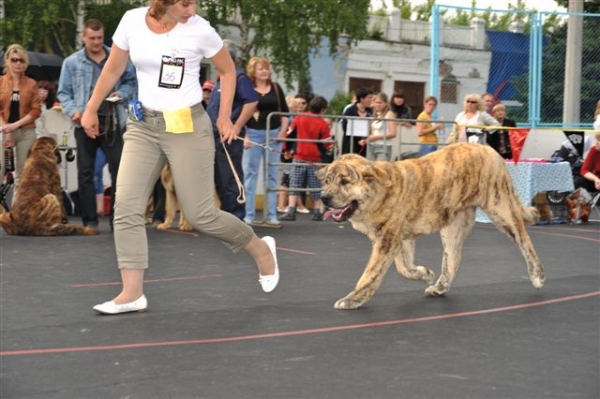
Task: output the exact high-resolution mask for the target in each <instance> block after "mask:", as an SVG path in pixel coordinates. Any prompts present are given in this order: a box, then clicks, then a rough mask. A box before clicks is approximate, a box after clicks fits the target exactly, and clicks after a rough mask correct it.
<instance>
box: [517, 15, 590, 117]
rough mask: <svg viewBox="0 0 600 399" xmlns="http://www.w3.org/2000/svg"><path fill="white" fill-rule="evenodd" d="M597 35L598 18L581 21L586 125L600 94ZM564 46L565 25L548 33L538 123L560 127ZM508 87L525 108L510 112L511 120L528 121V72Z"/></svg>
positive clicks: (543, 59)
mask: <svg viewBox="0 0 600 399" xmlns="http://www.w3.org/2000/svg"><path fill="white" fill-rule="evenodd" d="M598 32H600V18H599V17H587V18H584V19H583V38H582V48H581V52H582V54H581V60H582V61H581V65H582V67H581V93H580V99H581V114H580V119H579V120H580V121H581V122H582V123H589V122H591V121H592V120H593V119H594V110H595V107H596V102H597V101H598V97H599V94H598V93H600V55H599V53H598ZM566 42H567V24H565V23H563V24H562V25H560V26H558V27H557V28H556V30H555V31H554V32H551V33H547V34H546V37H545V45H544V49H543V58H542V85H543V86H542V87H543V88H542V92H541V99H540V104H541V110H540V122H541V123H549V124H555V125H558V126H561V125H562V121H563V119H562V117H563V105H564V104H563V101H564V90H565V59H566V49H567V46H566ZM511 83H512V84H513V86H514V87H515V88H516V89H517V91H518V93H519V94H518V96H517V97H516V98H515V100H518V101H520V102H522V103H523V104H524V106H523V107H521V108H515V109H514V110H512V109H511V117H513V118H514V119H515V120H517V121H519V122H525V121H527V117H528V108H527V100H528V93H529V88H528V72H526V73H525V74H524V75H523V76H520V77H516V78H513V79H512V80H511Z"/></svg>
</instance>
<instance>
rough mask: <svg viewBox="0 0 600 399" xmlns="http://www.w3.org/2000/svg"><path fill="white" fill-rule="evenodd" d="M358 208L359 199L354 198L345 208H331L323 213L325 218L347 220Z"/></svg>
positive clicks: (338, 220) (337, 220) (339, 220)
mask: <svg viewBox="0 0 600 399" xmlns="http://www.w3.org/2000/svg"><path fill="white" fill-rule="evenodd" d="M357 209H358V201H356V200H353V201H352V202H350V204H348V205H347V206H346V207H345V208H329V209H327V210H326V211H325V213H323V220H327V218H329V217H330V216H331V218H332V219H333V220H334V221H335V222H345V221H346V220H348V218H350V216H352V214H353V213H354V211H356V210H357Z"/></svg>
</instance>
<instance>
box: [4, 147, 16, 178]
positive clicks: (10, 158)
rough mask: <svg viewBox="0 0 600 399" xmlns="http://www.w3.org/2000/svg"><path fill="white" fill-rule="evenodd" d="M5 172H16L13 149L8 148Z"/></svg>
mask: <svg viewBox="0 0 600 399" xmlns="http://www.w3.org/2000/svg"><path fill="white" fill-rule="evenodd" d="M4 171H5V172H14V171H15V154H14V152H13V149H12V147H8V148H6V151H5V153H4Z"/></svg>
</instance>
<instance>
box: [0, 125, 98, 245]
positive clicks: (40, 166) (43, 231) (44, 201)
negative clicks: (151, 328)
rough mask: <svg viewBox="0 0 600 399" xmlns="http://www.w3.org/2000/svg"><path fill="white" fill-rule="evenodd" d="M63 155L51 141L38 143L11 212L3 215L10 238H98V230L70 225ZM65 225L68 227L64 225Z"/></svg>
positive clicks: (0, 223) (42, 139)
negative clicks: (63, 185)
mask: <svg viewBox="0 0 600 399" xmlns="http://www.w3.org/2000/svg"><path fill="white" fill-rule="evenodd" d="M60 159H61V157H60V152H59V151H58V145H57V144H56V141H55V140H54V139H53V138H51V137H40V138H39V139H37V140H36V141H34V143H33V145H32V146H31V150H30V151H29V156H28V157H27V160H26V161H25V167H24V168H23V174H22V175H21V180H20V181H19V191H18V195H17V197H16V199H15V201H13V205H12V208H11V209H10V212H8V213H4V214H2V215H0V226H2V227H3V228H4V231H6V234H9V235H21V236H67V235H76V234H80V235H97V234H98V230H96V229H92V228H89V227H83V226H80V225H75V224H68V223H66V220H67V214H66V212H65V210H64V207H63V199H62V198H63V197H62V190H61V186H60V175H59V173H58V164H59V163H60ZM63 222H64V223H63Z"/></svg>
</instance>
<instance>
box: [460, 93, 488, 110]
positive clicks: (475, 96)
mask: <svg viewBox="0 0 600 399" xmlns="http://www.w3.org/2000/svg"><path fill="white" fill-rule="evenodd" d="M468 100H471V101H477V110H478V111H483V110H485V105H484V104H483V101H482V100H481V96H480V95H479V94H477V93H472V94H467V95H466V96H465V100H464V102H463V107H464V110H465V111H466V110H467V101H468Z"/></svg>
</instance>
